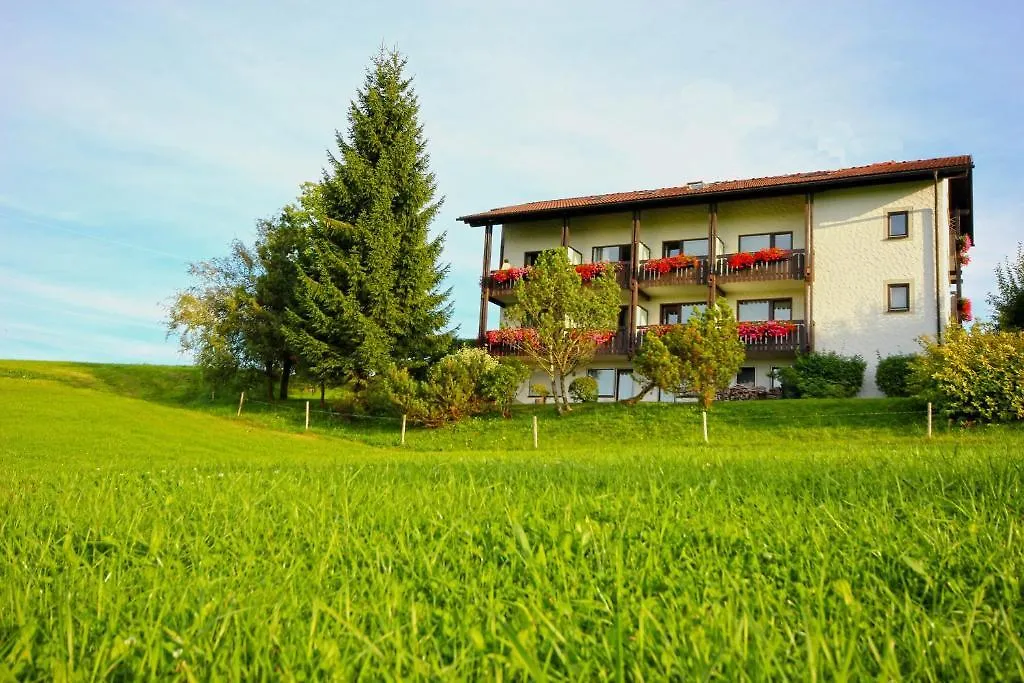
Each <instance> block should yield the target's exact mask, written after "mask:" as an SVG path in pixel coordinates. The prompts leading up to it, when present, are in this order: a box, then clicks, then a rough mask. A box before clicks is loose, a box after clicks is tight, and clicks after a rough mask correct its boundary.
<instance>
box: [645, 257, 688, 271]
mask: <svg viewBox="0 0 1024 683" xmlns="http://www.w3.org/2000/svg"><path fill="white" fill-rule="evenodd" d="M697 263H699V259H698V258H697V257H696V256H687V255H686V254H676V255H675V256H666V257H665V258H656V259H650V260H649V261H645V262H644V270H645V271H647V272H648V273H658V274H659V275H665V274H666V273H669V272H671V271H673V270H684V269H686V268H693V267H694V266H696V265H697Z"/></svg>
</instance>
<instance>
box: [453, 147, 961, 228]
mask: <svg viewBox="0 0 1024 683" xmlns="http://www.w3.org/2000/svg"><path fill="white" fill-rule="evenodd" d="M972 166H973V162H972V160H971V157H970V156H969V155H964V156H955V157H941V158H938V159H921V160H918V161H883V162H881V163H877V164H869V165H867V166H854V167H852V168H840V169H836V170H832V171H813V172H810V173H792V174H790V175H778V176H769V177H766V178H750V179H748V180H725V181H719V182H711V183H703V184H702V185H696V184H694V183H691V184H689V185H683V186H680V187H665V188H661V189H660V190H633V191H632V192H613V193H611V194H599V195H591V196H589V197H572V198H569V199H552V200H548V201H543V202H529V203H527V204H515V205H513V206H503V207H500V208H497V209H491V210H490V211H484V212H482V213H475V214H470V215H467V216H461V217H460V218H459V220H460V221H463V222H464V223H469V224H470V225H483V224H484V223H487V222H493V223H501V222H502V221H507V220H510V219H516V218H524V217H531V218H541V217H543V216H544V215H561V214H563V213H575V212H579V211H585V210H588V209H592V208H593V209H598V208H600V207H607V208H609V209H612V208H615V207H617V206H620V205H621V206H637V205H641V204H646V203H672V200H675V199H680V200H681V199H684V198H687V197H703V196H708V195H711V196H714V195H720V194H727V193H756V192H758V191H765V192H770V191H771V190H772V189H773V188H778V189H782V188H789V187H791V186H800V189H810V187H808V186H812V185H837V184H853V183H857V182H871V181H873V180H878V181H880V182H884V181H886V180H895V179H897V178H898V177H901V176H907V175H914V174H918V175H921V174H924V173H930V172H933V171H963V170H964V169H965V168H970V167H972Z"/></svg>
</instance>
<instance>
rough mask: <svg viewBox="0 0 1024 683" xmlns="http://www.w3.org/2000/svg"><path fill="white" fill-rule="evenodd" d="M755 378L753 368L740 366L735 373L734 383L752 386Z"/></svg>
mask: <svg viewBox="0 0 1024 683" xmlns="http://www.w3.org/2000/svg"><path fill="white" fill-rule="evenodd" d="M756 378H757V376H756V375H755V373H754V368H740V371H739V372H738V373H737V374H736V384H748V385H750V386H754V383H755V380H756Z"/></svg>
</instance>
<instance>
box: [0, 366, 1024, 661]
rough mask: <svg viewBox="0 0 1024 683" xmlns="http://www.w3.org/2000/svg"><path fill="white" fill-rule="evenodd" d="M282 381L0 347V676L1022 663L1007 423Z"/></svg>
mask: <svg viewBox="0 0 1024 683" xmlns="http://www.w3.org/2000/svg"><path fill="white" fill-rule="evenodd" d="M314 407H316V406H315V405H314ZM303 408H304V399H299V400H295V401H292V402H291V403H290V404H289V405H284V406H281V405H277V406H268V405H262V404H257V403H253V404H251V405H248V406H247V407H246V408H245V410H244V411H243V415H242V417H241V418H236V417H235V411H236V410H237V397H217V400H210V397H209V395H208V394H206V393H205V392H202V391H201V390H200V388H199V386H198V384H197V378H196V375H195V373H194V372H192V371H191V370H190V369H183V368H159V367H132V366H101V365H84V364H70V363H25V362H13V361H0V680H3V679H5V678H10V677H15V678H19V679H25V680H42V679H46V680H49V679H58V680H59V679H77V680H91V679H117V680H135V679H139V678H162V679H166V678H180V679H195V680H208V679H211V678H229V679H245V680H255V679H274V680H277V679H286V680H319V679H323V678H332V677H333V678H355V677H357V676H358V677H365V678H371V679H380V678H384V679H408V678H445V679H449V678H488V679H492V678H493V679H500V680H504V679H509V678H512V679H517V678H537V679H553V680H561V679H570V680H595V679H620V680H624V679H633V680H660V679H666V678H671V679H675V680H696V679H719V680H736V679H739V680H760V679H767V678H771V679H801V680H803V679H809V680H821V679H824V680H850V679H862V678H884V679H925V680H936V681H948V680H993V679H1015V680H1019V679H1022V678H1024V664H1022V662H1024V645H1022V640H1024V636H1022V631H1024V627H1022V620H1024V613H1022V608H1024V590H1022V584H1021V577H1022V575H1024V542H1022V540H1021V533H1022V528H1021V526H1022V519H1024V514H1022V513H1024V498H1022V493H1024V490H1022V484H1024V448H1022V446H1024V432H1022V431H1021V429H1019V428H1017V427H974V428H971V429H967V430H963V429H959V428H953V429H950V428H949V427H948V426H947V424H946V423H945V422H944V421H942V422H937V431H936V434H935V437H934V438H933V439H931V440H929V439H927V438H926V435H925V426H924V425H925V421H924V416H923V415H922V414H921V412H920V410H921V409H920V406H917V405H915V404H914V403H912V402H909V401H882V400H878V401H790V402H758V403H746V404H732V405H720V406H717V407H716V409H715V411H713V413H712V415H711V419H710V424H711V427H710V431H711V444H710V445H707V446H706V445H704V444H703V443H702V440H701V435H700V420H699V415H698V414H697V413H695V412H694V411H693V409H692V408H690V407H688V406H667V405H666V406H663V405H651V406H638V407H637V408H635V409H628V408H623V407H619V406H597V407H591V408H587V409H585V410H579V411H578V412H577V413H575V414H573V415H571V416H569V417H567V418H561V419H559V418H556V417H555V416H554V415H553V414H552V412H551V410H552V409H551V407H550V406H548V407H547V408H546V409H543V410H541V409H539V408H536V409H535V408H533V407H530V408H524V409H523V410H521V411H518V412H517V413H516V415H515V416H514V418H513V419H510V420H502V419H500V418H482V419H475V420H471V421H468V422H467V423H465V424H463V425H459V426H457V427H454V428H448V429H442V430H436V431H428V430H422V429H411V430H410V431H409V434H408V439H407V445H406V446H405V447H404V448H400V447H398V446H397V442H398V427H397V424H395V423H394V422H393V421H374V420H366V419H354V420H351V421H346V420H344V419H340V418H336V417H329V416H327V415H322V414H319V413H314V420H313V427H314V428H313V429H312V430H311V431H310V432H308V433H305V432H304V431H303ZM534 414H537V415H539V416H540V425H541V448H540V449H539V450H536V451H535V450H533V448H532V437H531V435H530V422H531V418H532V416H533V415H534Z"/></svg>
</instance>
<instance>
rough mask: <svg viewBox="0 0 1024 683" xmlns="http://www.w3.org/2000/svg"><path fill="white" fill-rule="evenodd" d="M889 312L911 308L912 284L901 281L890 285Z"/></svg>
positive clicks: (904, 310) (899, 311)
mask: <svg viewBox="0 0 1024 683" xmlns="http://www.w3.org/2000/svg"><path fill="white" fill-rule="evenodd" d="M888 289H889V296H888V304H889V312H890V313H904V312H906V311H909V310H910V285H909V284H907V283H905V282H901V283H897V284H892V285H889V286H888Z"/></svg>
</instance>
